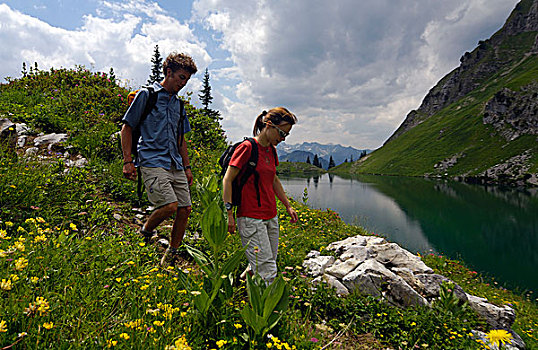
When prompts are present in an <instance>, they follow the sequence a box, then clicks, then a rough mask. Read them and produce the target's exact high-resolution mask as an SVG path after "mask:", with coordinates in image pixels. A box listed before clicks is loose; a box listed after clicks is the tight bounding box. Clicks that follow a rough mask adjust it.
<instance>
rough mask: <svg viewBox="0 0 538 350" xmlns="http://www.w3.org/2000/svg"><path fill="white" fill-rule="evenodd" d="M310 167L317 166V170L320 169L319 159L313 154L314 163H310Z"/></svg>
mask: <svg viewBox="0 0 538 350" xmlns="http://www.w3.org/2000/svg"><path fill="white" fill-rule="evenodd" d="M312 165H314V166H317V167H318V168H321V163H320V162H319V158H318V155H317V154H314V161H313V162H312Z"/></svg>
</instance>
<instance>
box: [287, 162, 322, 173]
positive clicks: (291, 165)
mask: <svg viewBox="0 0 538 350" xmlns="http://www.w3.org/2000/svg"><path fill="white" fill-rule="evenodd" d="M277 172H278V174H282V175H298V176H312V175H321V174H323V173H325V172H326V171H325V170H323V169H321V168H318V167H317V166H314V165H312V164H308V163H303V162H280V163H279V164H278V168H277Z"/></svg>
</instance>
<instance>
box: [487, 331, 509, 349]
mask: <svg viewBox="0 0 538 350" xmlns="http://www.w3.org/2000/svg"><path fill="white" fill-rule="evenodd" d="M487 338H488V340H489V342H490V343H492V344H493V345H495V346H497V347H500V344H501V343H502V344H503V345H504V344H505V343H510V341H511V340H512V334H510V333H508V332H507V331H505V330H504V329H492V330H491V331H489V332H488V334H487Z"/></svg>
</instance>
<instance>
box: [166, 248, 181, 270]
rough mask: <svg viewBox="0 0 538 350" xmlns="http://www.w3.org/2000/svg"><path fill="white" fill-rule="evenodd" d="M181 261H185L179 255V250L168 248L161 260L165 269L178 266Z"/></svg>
mask: <svg viewBox="0 0 538 350" xmlns="http://www.w3.org/2000/svg"><path fill="white" fill-rule="evenodd" d="M181 261H183V258H182V257H181V256H180V255H179V252H178V250H177V249H176V248H172V247H168V249H166V251H165V252H164V255H163V257H162V259H161V266H162V267H164V268H166V267H168V266H176V265H177V264H178V263H179V262H181Z"/></svg>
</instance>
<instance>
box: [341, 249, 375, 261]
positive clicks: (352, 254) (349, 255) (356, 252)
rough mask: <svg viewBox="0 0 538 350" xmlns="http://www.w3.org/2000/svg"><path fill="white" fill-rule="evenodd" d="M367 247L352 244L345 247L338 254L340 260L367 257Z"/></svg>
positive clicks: (363, 258) (364, 258)
mask: <svg viewBox="0 0 538 350" xmlns="http://www.w3.org/2000/svg"><path fill="white" fill-rule="evenodd" d="M368 257H369V254H368V248H367V247H363V246H359V247H357V246H352V247H350V248H348V249H346V251H345V253H343V254H342V255H340V260H341V261H346V260H348V259H358V260H362V261H364V260H366V259H368Z"/></svg>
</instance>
